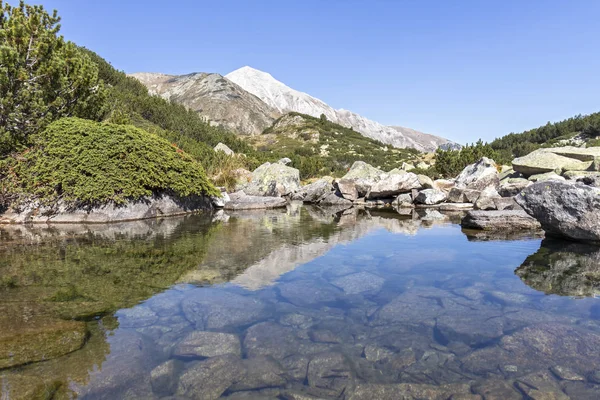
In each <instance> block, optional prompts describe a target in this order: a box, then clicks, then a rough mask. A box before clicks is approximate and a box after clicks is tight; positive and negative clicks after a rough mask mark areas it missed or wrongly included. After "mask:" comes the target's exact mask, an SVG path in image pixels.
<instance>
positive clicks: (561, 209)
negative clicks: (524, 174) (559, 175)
mask: <svg viewBox="0 0 600 400" xmlns="http://www.w3.org/2000/svg"><path fill="white" fill-rule="evenodd" d="M515 200H516V201H517V203H518V204H519V205H520V206H521V207H523V209H524V210H525V211H526V212H527V213H528V214H529V215H531V216H533V217H534V218H536V219H537V220H538V221H540V223H541V226H542V228H543V229H544V231H546V232H547V233H548V234H550V235H553V236H562V237H566V238H569V239H573V240H582V241H593V242H600V189H599V188H596V187H593V186H587V185H584V184H582V183H573V182H564V181H546V182H539V183H535V184H533V185H531V186H529V187H527V188H526V189H524V190H523V191H522V192H521V194H519V195H518V196H517V197H516V198H515Z"/></svg>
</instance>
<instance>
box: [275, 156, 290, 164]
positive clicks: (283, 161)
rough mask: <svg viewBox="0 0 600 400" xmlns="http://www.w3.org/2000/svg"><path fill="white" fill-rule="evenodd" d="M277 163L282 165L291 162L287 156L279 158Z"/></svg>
mask: <svg viewBox="0 0 600 400" xmlns="http://www.w3.org/2000/svg"><path fill="white" fill-rule="evenodd" d="M277 163H279V164H283V165H289V164H291V163H292V160H290V159H289V158H287V157H283V158H281V159H279V161H277Z"/></svg>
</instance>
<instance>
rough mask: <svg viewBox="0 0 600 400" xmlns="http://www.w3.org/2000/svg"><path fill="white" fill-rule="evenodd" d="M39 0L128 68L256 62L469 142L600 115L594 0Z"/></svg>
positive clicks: (375, 112) (301, 85)
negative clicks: (55, 10) (562, 120)
mask: <svg viewBox="0 0 600 400" xmlns="http://www.w3.org/2000/svg"><path fill="white" fill-rule="evenodd" d="M31 1H32V2H35V0H31ZM9 2H10V1H9ZM12 2H13V3H14V2H16V0H14V1H12ZM36 3H37V4H43V5H44V6H45V7H46V8H48V9H58V10H59V14H60V15H61V16H62V17H63V21H62V25H63V29H62V33H63V35H65V37H66V38H68V39H70V40H72V41H74V42H76V43H77V44H80V45H83V46H86V47H88V48H90V49H92V50H95V51H96V52H98V53H99V54H100V55H102V56H103V57H105V58H106V59H107V60H109V61H110V62H111V63H112V64H113V65H114V66H115V67H117V68H119V69H122V70H125V71H126V72H141V71H150V72H164V73H173V74H183V73H189V72H194V71H205V72H219V73H222V74H226V73H228V72H230V71H232V70H234V69H236V68H239V67H242V66H244V65H250V66H252V67H254V68H258V69H261V70H264V71H267V72H270V73H271V74H272V75H273V76H274V77H275V78H277V79H279V80H281V81H283V82H284V83H286V84H287V85H289V86H291V87H293V88H294V89H298V90H301V91H304V92H307V93H309V94H311V95H313V96H315V97H318V98H320V99H322V100H324V101H325V102H327V103H329V104H330V105H332V106H333V107H336V108H345V109H349V110H352V111H355V112H358V113H360V114H363V115H365V116H367V117H369V118H371V119H374V120H377V121H379V122H382V123H385V124H390V125H392V124H395V125H403V126H407V127H411V128H414V129H418V130H421V131H424V132H428V133H433V134H438V135H441V136H445V137H448V138H450V139H453V140H455V141H458V142H459V143H465V142H471V141H475V140H477V139H478V138H483V139H484V140H491V139H493V138H495V137H498V136H501V135H504V134H506V133H509V132H513V131H514V132H518V131H522V130H525V129H528V128H533V127H536V126H539V125H543V124H545V123H546V122H547V121H557V120H561V119H564V118H568V117H571V116H573V115H576V114H580V113H581V114H588V113H591V112H596V111H600V96H599V94H600V51H598V40H599V39H600V24H598V23H597V18H598V15H600V1H597V0H589V1H585V0H581V1H577V0H575V1H554V0H545V1H538V0H529V1H522V0H520V1H513V0H504V1H497V0H490V1H483V0H482V1H467V0H459V1H446V0H438V1H427V0H423V1H416V0H415V1H399V0H398V1H393V0H387V1H385V0H379V1H377V0H370V1H367V0H364V1H355V0H327V1H323V0H319V1H317V0H303V1H292V0H288V1H271V0H254V1H249V0H236V1H233V0H219V1H191V0H184V1H170V2H169V1H140V0H137V1H136V0H128V1H123V0H121V1H117V0H102V1H97V0H77V1H75V0H37V2H36Z"/></svg>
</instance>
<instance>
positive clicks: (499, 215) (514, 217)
mask: <svg viewBox="0 0 600 400" xmlns="http://www.w3.org/2000/svg"><path fill="white" fill-rule="evenodd" d="M460 224H461V225H462V227H463V228H469V229H482V230H485V231H498V230H502V231H511V230H538V229H540V223H539V222H538V221H536V219H535V218H533V217H531V216H529V215H528V214H527V213H526V212H525V211H522V210H521V211H519V210H517V211H507V210H503V211H497V210H493V211H469V212H468V213H467V215H466V216H465V217H464V218H463V219H462V221H461V223H460Z"/></svg>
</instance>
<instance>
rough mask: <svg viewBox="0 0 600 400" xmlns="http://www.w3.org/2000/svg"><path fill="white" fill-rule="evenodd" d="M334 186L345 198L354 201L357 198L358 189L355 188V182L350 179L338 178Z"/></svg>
mask: <svg viewBox="0 0 600 400" xmlns="http://www.w3.org/2000/svg"><path fill="white" fill-rule="evenodd" d="M335 187H336V188H337V190H338V191H339V192H340V195H341V196H342V197H343V198H345V199H346V200H350V201H354V200H356V199H358V189H356V183H355V182H354V181H353V180H352V179H340V180H338V181H336V182H335Z"/></svg>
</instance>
